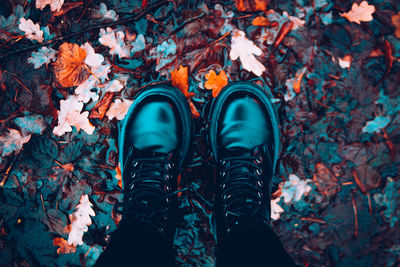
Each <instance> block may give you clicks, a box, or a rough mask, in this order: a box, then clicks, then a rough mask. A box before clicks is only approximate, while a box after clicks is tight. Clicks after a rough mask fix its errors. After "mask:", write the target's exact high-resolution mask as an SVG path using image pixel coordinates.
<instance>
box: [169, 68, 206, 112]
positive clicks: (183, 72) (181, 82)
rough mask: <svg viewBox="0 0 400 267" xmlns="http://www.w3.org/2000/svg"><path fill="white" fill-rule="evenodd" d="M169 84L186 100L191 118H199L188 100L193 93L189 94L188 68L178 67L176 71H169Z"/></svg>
mask: <svg viewBox="0 0 400 267" xmlns="http://www.w3.org/2000/svg"><path fill="white" fill-rule="evenodd" d="M171 83H172V85H173V86H175V87H176V88H178V89H179V90H180V91H181V92H182V93H183V94H184V95H185V96H186V98H187V99H188V101H189V105H190V111H191V112H192V117H193V118H195V119H196V118H199V117H200V113H199V112H198V111H197V109H196V107H195V106H194V104H193V103H192V101H191V100H190V98H191V97H192V96H194V95H195V94H194V93H189V82H188V67H183V66H179V69H178V70H176V69H175V70H173V71H171Z"/></svg>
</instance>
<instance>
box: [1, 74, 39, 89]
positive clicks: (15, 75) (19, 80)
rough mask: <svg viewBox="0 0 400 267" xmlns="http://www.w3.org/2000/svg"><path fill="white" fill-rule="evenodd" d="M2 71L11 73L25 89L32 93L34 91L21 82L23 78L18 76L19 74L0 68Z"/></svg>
mask: <svg viewBox="0 0 400 267" xmlns="http://www.w3.org/2000/svg"><path fill="white" fill-rule="evenodd" d="M0 72H4V73H7V74H10V75H11V76H12V77H13V78H14V79H15V80H16V81H17V82H18V83H19V84H20V85H21V86H22V87H23V88H24V89H25V90H27V91H28V92H29V93H30V94H31V95H32V91H31V90H30V89H29V88H28V87H27V86H26V85H25V84H24V83H23V82H21V79H20V78H19V77H18V76H17V74H15V73H12V72H9V71H7V70H0Z"/></svg>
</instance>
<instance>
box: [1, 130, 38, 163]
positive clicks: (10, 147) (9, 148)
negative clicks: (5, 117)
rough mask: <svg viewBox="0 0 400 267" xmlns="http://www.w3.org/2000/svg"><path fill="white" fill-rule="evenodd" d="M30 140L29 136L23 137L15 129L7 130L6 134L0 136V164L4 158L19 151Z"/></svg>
mask: <svg viewBox="0 0 400 267" xmlns="http://www.w3.org/2000/svg"><path fill="white" fill-rule="evenodd" d="M30 139H31V135H30V134H28V135H24V134H21V133H20V132H19V131H18V130H16V129H12V128H7V130H6V132H5V133H4V134H3V135H1V136H0V163H1V162H2V159H3V158H4V157H6V156H8V155H11V153H13V152H14V151H15V152H17V151H20V150H21V148H22V146H23V145H24V144H25V143H27V142H28V141H29V140H30Z"/></svg>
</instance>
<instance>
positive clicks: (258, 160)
mask: <svg viewBox="0 0 400 267" xmlns="http://www.w3.org/2000/svg"><path fill="white" fill-rule="evenodd" d="M262 161H263V158H262V156H261V155H258V156H257V158H256V162H257V163H258V164H260V163H261V162H262Z"/></svg>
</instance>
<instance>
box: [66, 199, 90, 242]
mask: <svg viewBox="0 0 400 267" xmlns="http://www.w3.org/2000/svg"><path fill="white" fill-rule="evenodd" d="M92 206H93V204H92V203H90V201H89V196H88V195H86V194H85V195H83V196H81V199H80V200H79V204H78V205H77V206H76V211H75V212H74V213H72V214H70V215H69V219H70V220H71V224H70V225H69V229H70V232H69V234H68V244H69V245H73V246H75V247H76V246H77V245H82V244H83V240H82V237H83V233H84V232H87V230H88V225H91V224H92V219H91V218H90V216H96V214H95V212H94V210H93V209H92Z"/></svg>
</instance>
